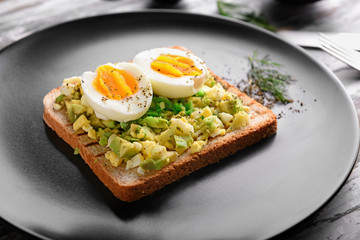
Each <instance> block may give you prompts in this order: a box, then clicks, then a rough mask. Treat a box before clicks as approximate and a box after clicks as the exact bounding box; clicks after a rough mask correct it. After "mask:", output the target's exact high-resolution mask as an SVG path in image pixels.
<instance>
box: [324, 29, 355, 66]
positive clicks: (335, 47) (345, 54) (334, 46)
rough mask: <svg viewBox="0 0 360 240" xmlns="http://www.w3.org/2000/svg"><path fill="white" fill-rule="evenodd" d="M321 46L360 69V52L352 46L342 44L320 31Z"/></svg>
mask: <svg viewBox="0 0 360 240" xmlns="http://www.w3.org/2000/svg"><path fill="white" fill-rule="evenodd" d="M318 40H319V44H320V47H321V48H322V49H323V50H324V51H326V52H328V53H330V54H331V55H333V56H334V57H336V58H338V59H340V60H341V61H343V62H345V63H346V64H348V65H350V66H351V67H353V68H355V69H357V70H359V71H360V53H359V52H357V51H355V50H354V49H352V48H348V47H347V46H344V45H342V44H341V43H339V42H338V41H335V40H333V39H331V38H330V37H328V36H327V35H325V34H323V33H319V37H318Z"/></svg>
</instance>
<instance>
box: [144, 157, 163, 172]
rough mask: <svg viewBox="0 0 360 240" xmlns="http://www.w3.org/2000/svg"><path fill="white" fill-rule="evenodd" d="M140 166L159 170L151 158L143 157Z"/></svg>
mask: <svg viewBox="0 0 360 240" xmlns="http://www.w3.org/2000/svg"><path fill="white" fill-rule="evenodd" d="M140 167H141V168H143V169H145V170H159V169H157V166H156V163H155V161H154V160H153V159H145V160H144V161H142V162H141V163H140Z"/></svg>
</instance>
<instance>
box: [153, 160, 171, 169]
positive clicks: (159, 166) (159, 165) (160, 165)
mask: <svg viewBox="0 0 360 240" xmlns="http://www.w3.org/2000/svg"><path fill="white" fill-rule="evenodd" d="M168 164H169V160H168V158H163V159H159V160H156V161H155V168H156V170H160V169H162V168H163V167H165V166H166V165H168Z"/></svg>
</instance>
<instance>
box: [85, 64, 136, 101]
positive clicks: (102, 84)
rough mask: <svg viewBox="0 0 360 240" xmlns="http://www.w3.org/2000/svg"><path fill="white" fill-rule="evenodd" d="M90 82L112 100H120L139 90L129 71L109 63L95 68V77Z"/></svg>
mask: <svg viewBox="0 0 360 240" xmlns="http://www.w3.org/2000/svg"><path fill="white" fill-rule="evenodd" d="M92 84H93V87H94V88H95V89H96V90H97V91H98V92H99V93H101V94H102V95H103V96H105V97H107V98H109V99H114V100H121V99H123V98H125V97H128V96H131V95H133V94H134V93H136V92H137V91H138V90H139V85H138V82H137V80H136V79H135V77H134V76H133V75H132V74H131V73H130V72H128V71H126V70H120V69H116V68H114V67H111V66H109V65H102V66H99V67H98V68H97V69H96V77H95V79H94V81H93V82H92Z"/></svg>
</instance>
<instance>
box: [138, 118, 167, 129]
mask: <svg viewBox="0 0 360 240" xmlns="http://www.w3.org/2000/svg"><path fill="white" fill-rule="evenodd" d="M142 124H146V125H147V126H148V127H151V128H167V127H168V121H167V120H166V119H164V118H161V117H152V116H148V117H146V118H144V119H143V120H142Z"/></svg>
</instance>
